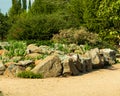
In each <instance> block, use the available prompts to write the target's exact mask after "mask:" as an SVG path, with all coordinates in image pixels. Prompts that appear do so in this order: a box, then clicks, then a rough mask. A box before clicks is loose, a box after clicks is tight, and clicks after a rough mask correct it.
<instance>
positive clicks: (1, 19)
mask: <svg viewBox="0 0 120 96" xmlns="http://www.w3.org/2000/svg"><path fill="white" fill-rule="evenodd" d="M7 19H8V17H7V16H4V15H3V14H2V13H1V12H0V39H1V40H3V39H5V37H6V34H7V31H8V28H9V26H8V23H7Z"/></svg>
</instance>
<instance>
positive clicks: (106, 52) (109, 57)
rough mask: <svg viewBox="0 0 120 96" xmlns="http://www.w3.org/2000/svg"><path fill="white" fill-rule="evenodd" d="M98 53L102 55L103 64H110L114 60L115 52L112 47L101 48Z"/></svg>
mask: <svg viewBox="0 0 120 96" xmlns="http://www.w3.org/2000/svg"><path fill="white" fill-rule="evenodd" d="M100 53H101V54H103V56H104V61H105V64H107V65H112V64H115V62H116V52H115V50H112V49H101V50H100Z"/></svg>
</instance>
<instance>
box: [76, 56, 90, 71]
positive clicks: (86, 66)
mask: <svg viewBox="0 0 120 96" xmlns="http://www.w3.org/2000/svg"><path fill="white" fill-rule="evenodd" d="M79 62H80V63H78V64H79V65H81V70H80V71H81V72H83V73H84V72H90V71H92V61H91V58H86V57H81V56H80V59H79ZM76 65H77V63H76ZM77 68H79V67H78V66H77Z"/></svg>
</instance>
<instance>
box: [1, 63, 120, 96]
mask: <svg viewBox="0 0 120 96" xmlns="http://www.w3.org/2000/svg"><path fill="white" fill-rule="evenodd" d="M0 90H1V91H3V92H4V94H5V96H120V64H117V65H114V66H113V68H110V69H101V70H97V71H93V72H91V73H88V74H85V75H82V76H76V77H67V78H48V79H19V78H14V79H11V78H5V77H0ZM7 94H9V95H7Z"/></svg>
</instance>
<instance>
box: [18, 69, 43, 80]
mask: <svg viewBox="0 0 120 96" xmlns="http://www.w3.org/2000/svg"><path fill="white" fill-rule="evenodd" d="M17 77H20V78H31V79H35V78H43V76H42V74H35V73H33V72H31V71H23V72H20V73H18V74H17Z"/></svg>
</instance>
